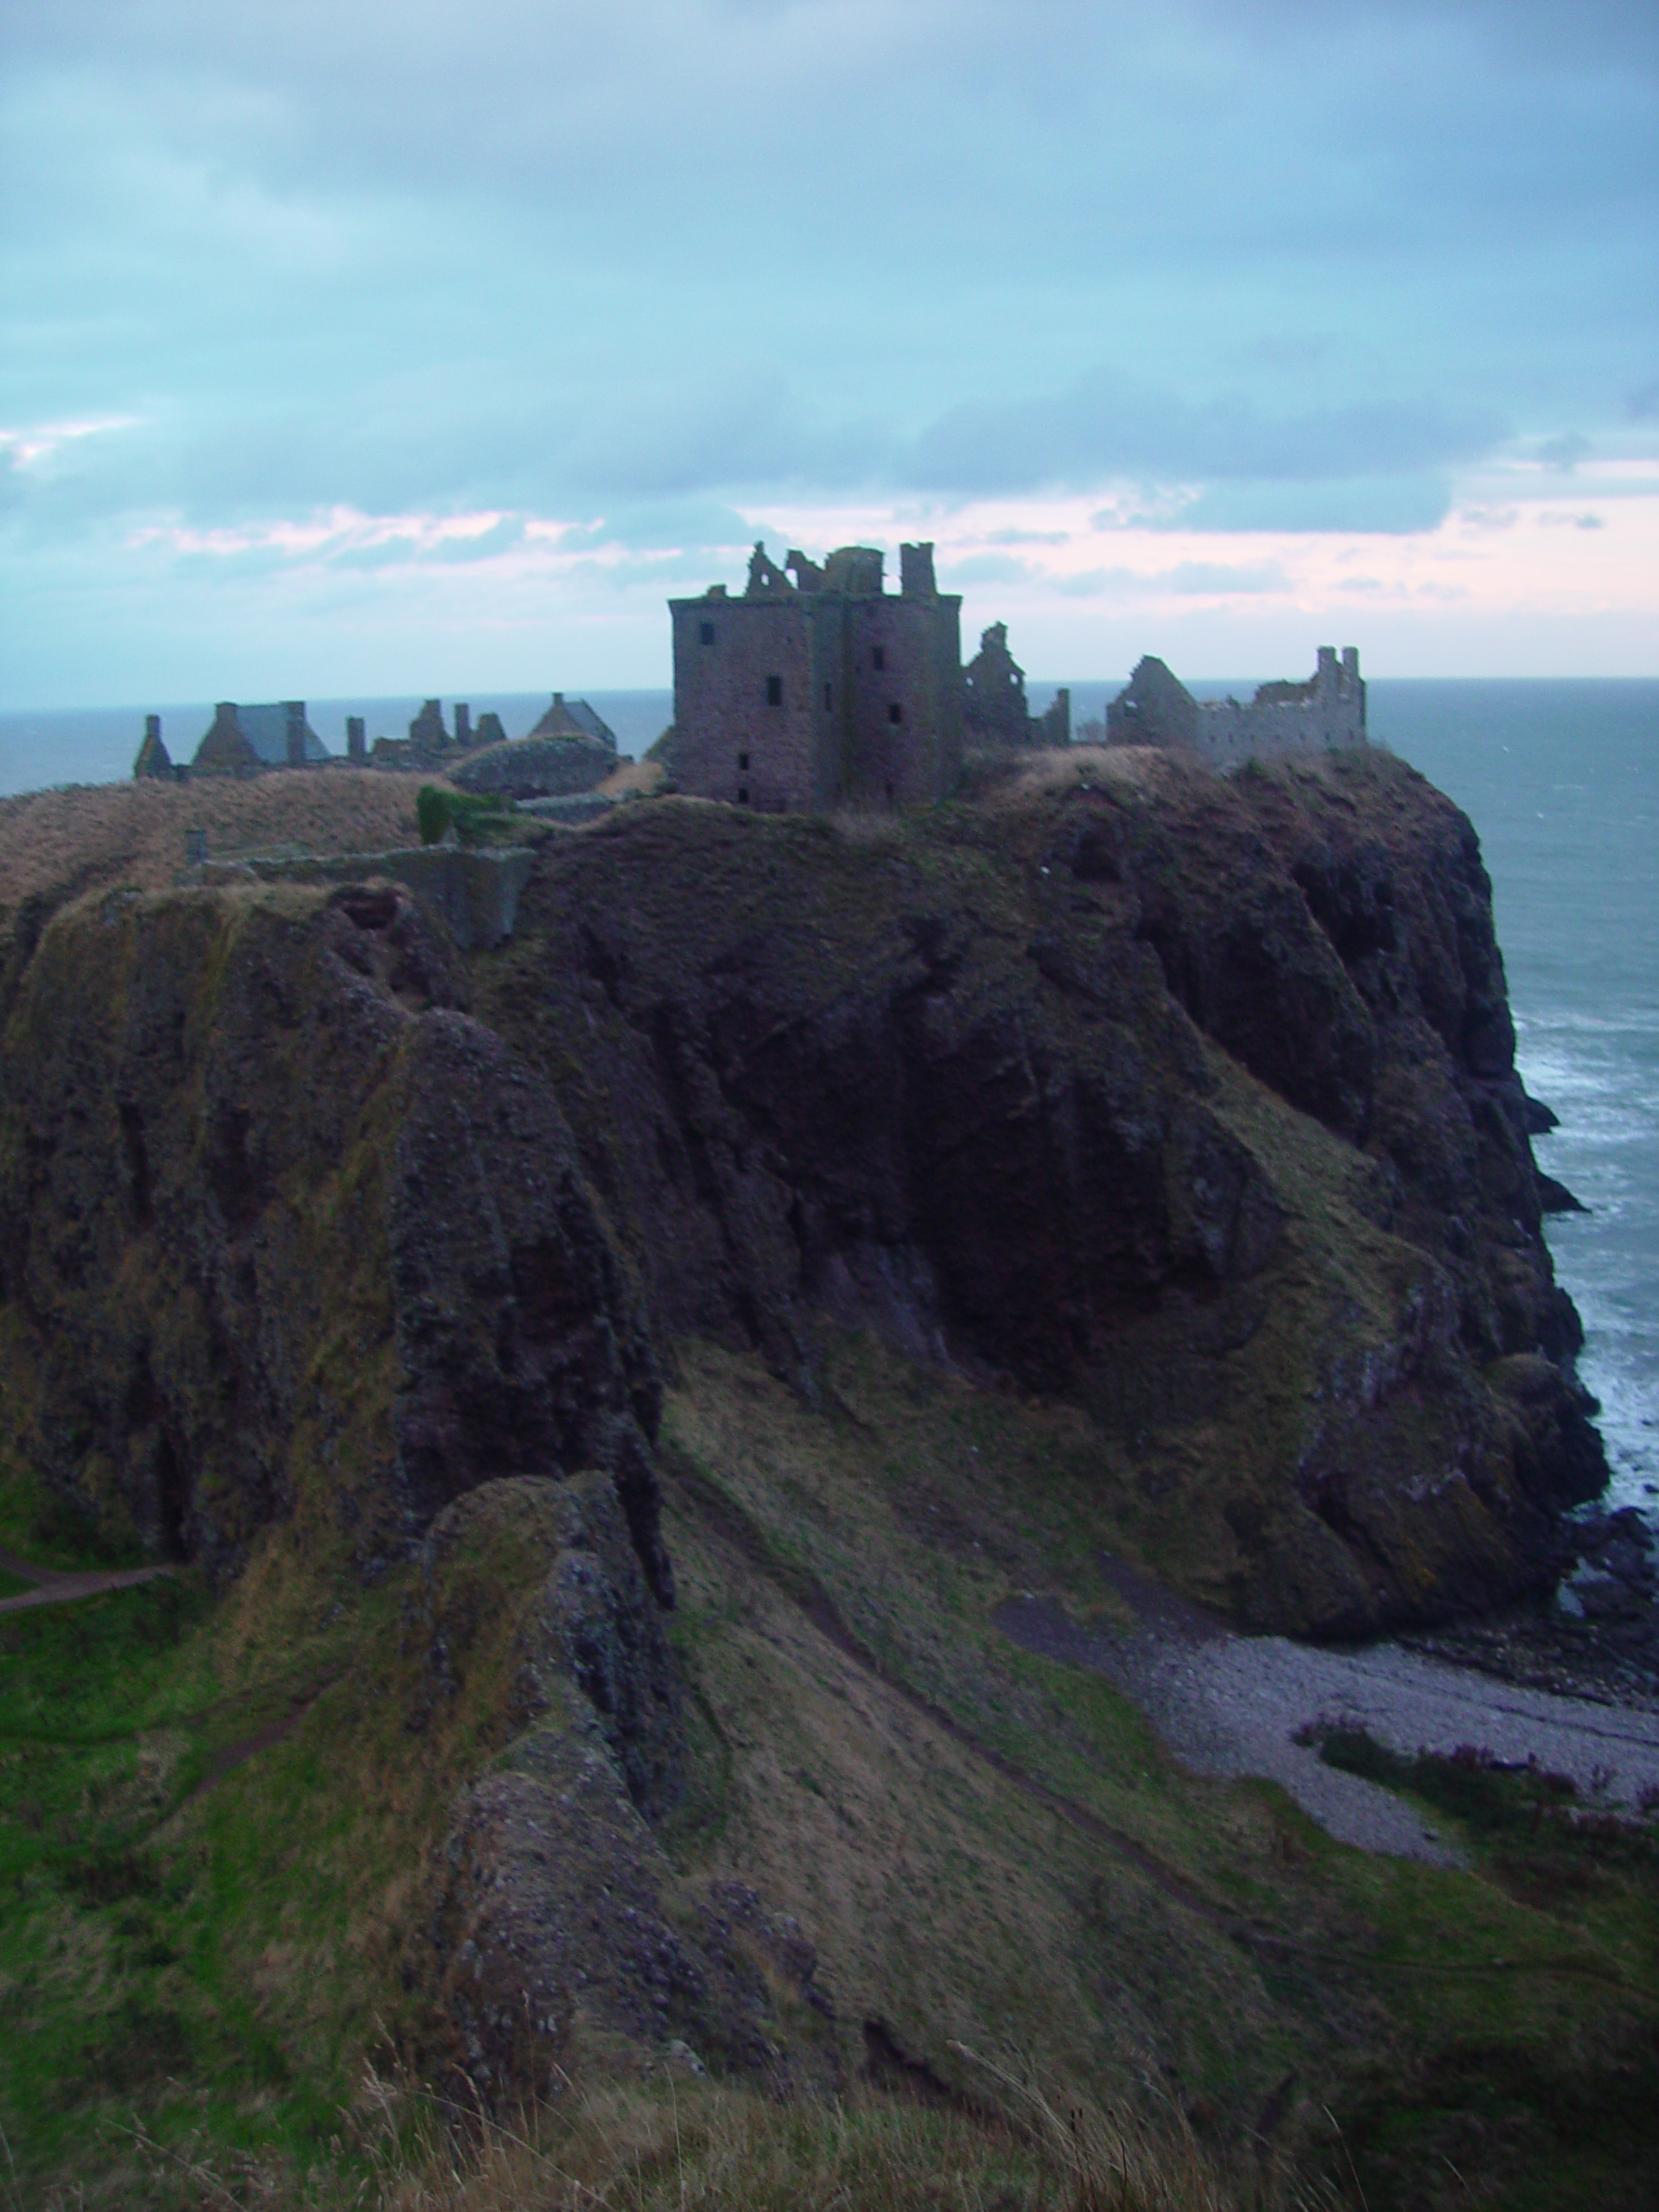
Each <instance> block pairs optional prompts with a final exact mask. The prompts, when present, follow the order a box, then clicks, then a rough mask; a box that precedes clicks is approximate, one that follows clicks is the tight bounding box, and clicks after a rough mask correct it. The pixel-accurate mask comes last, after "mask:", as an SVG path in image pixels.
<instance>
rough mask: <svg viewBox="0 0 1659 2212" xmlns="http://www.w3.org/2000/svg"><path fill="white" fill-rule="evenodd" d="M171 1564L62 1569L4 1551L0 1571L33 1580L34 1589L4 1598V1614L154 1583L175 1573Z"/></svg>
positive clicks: (0, 1553) (1, 1602)
mask: <svg viewBox="0 0 1659 2212" xmlns="http://www.w3.org/2000/svg"><path fill="white" fill-rule="evenodd" d="M0 1573H5V1574H14V1575H16V1578H17V1580H19V1581H20V1582H32V1583H33V1584H34V1585H35V1587H34V1588H33V1589H32V1590H24V1591H22V1592H19V1593H18V1595H17V1596H16V1597H15V1598H0V1613H18V1612H22V1611H23V1609H24V1607H25V1606H28V1605H67V1604H68V1602H69V1600H70V1599H72V1598H95V1597H97V1596H98V1595H99V1592H101V1591H105V1590H128V1589H130V1588H131V1587H132V1586H133V1584H134V1583H136V1582H153V1581H154V1580H156V1576H157V1575H158V1574H171V1573H173V1569H172V1567H166V1566H163V1567H118V1568H114V1569H105V1568H102V1567H98V1568H91V1569H88V1570H86V1571H85V1572H83V1571H82V1570H81V1569H79V1568H75V1569H73V1570H67V1571H66V1570H60V1569H59V1568H57V1567H36V1566H35V1564H34V1563H33V1561H31V1560H26V1559H19V1558H18V1557H17V1555H16V1553H15V1552H6V1551H0Z"/></svg>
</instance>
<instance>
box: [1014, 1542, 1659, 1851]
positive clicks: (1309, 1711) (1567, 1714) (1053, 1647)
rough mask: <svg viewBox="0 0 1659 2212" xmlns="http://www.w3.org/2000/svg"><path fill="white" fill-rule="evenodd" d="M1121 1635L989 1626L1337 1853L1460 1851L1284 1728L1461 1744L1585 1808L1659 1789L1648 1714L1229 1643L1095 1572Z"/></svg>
mask: <svg viewBox="0 0 1659 2212" xmlns="http://www.w3.org/2000/svg"><path fill="white" fill-rule="evenodd" d="M1103 1575H1104V1577H1105V1579H1106V1580H1107V1582H1108V1584H1109V1586H1110V1587H1111V1588H1112V1589H1113V1590H1114V1591H1115V1592H1116V1594H1117V1595H1118V1596H1119V1597H1120V1598H1122V1599H1124V1600H1125V1601H1126V1602H1127V1603H1128V1605H1129V1606H1130V1607H1131V1609H1132V1610H1133V1611H1134V1613H1135V1620H1136V1627H1135V1630H1133V1631H1132V1632H1130V1633H1128V1634H1124V1633H1122V1632H1121V1631H1115V1630H1112V1629H1110V1628H1109V1627H1108V1626H1107V1625H1106V1624H1101V1625H1100V1626H1098V1627H1093V1626H1091V1627H1086V1628H1079V1627H1077V1625H1076V1624H1074V1623H1072V1622H1071V1621H1070V1620H1068V1619H1067V1618H1066V1617H1065V1613H1064V1612H1062V1611H1061V1610H1060V1608H1059V1606H1058V1605H1057V1604H1056V1603H1055V1602H1054V1600H1053V1599H1049V1598H1040V1597H1034V1596H1031V1597H1026V1598H1021V1599H1010V1600H1009V1601H1008V1603H1007V1604H1006V1605H1002V1606H1001V1607H1000V1608H999V1610H998V1612H997V1615H996V1624H997V1626H998V1627H999V1628H1000V1629H1001V1630H1002V1632H1003V1634H1004V1635H1005V1636H1007V1637H1010V1638H1011V1639H1012V1641H1014V1643H1018V1644H1020V1645H1021V1646H1022V1647H1023V1648H1024V1649H1027V1650H1029V1651H1037V1652H1040V1653H1042V1654H1043V1655H1044V1656H1046V1657H1048V1658H1051V1659H1058V1660H1061V1661H1064V1662H1068V1663H1070V1664H1071V1665H1073V1666H1078V1667H1087V1668H1090V1669H1092V1670H1093V1671H1094V1672H1096V1673H1098V1674H1102V1675H1105V1676H1106V1677H1107V1679H1108V1680H1109V1681H1111V1682H1113V1683H1114V1684H1115V1685H1116V1687H1117V1688H1119V1689H1122V1690H1123V1691H1125V1692H1126V1693H1127V1694H1128V1695H1129V1696H1131V1697H1133V1698H1134V1699H1135V1702H1136V1703H1137V1704H1138V1705H1139V1706H1140V1707H1141V1709H1142V1710H1143V1711H1144V1712H1145V1713H1146V1714H1147V1719H1149V1720H1151V1722H1152V1723H1153V1725H1154V1727H1155V1728H1156V1729H1157V1730H1158V1732H1159V1733H1160V1735H1161V1736H1162V1737H1163V1738H1164V1739H1165V1741H1166V1743H1167V1744H1168V1745H1169V1747H1170V1749H1171V1750H1172V1751H1173V1752H1174V1753H1175V1755H1176V1757H1177V1758H1179V1759H1180V1760H1181V1761H1182V1762H1183V1764H1185V1765H1187V1766H1189V1767H1192V1769H1193V1770H1195V1771H1197V1772H1198V1773H1200V1774H1214V1775H1260V1776H1262V1777H1265V1778H1266V1779H1268V1780H1270V1781H1274V1782H1277V1783H1281V1784H1282V1785H1283V1787H1284V1788H1285V1789H1287V1790H1288V1791H1289V1792H1290V1794H1291V1795H1292V1796H1294V1798H1295V1799H1296V1800H1297V1802H1298V1803H1299V1804H1300V1805H1301V1806H1303V1807H1304V1808H1305V1809H1306V1811H1307V1812H1308V1813H1310V1814H1311V1815H1313V1818H1314V1819H1315V1820H1316V1821H1319V1825H1320V1827H1323V1828H1325V1830H1327V1832H1328V1833H1329V1834H1332V1835H1334V1836H1336V1837H1338V1839H1339V1840H1341V1841H1343V1842H1344V1843H1352V1844H1357V1845H1358V1846H1359V1847H1361V1848H1362V1849H1363V1850H1366V1851H1376V1852H1383V1853H1389V1854H1390V1855H1391V1856H1394V1857H1397V1858H1406V1859H1426V1860H1427V1861H1428V1862H1429V1863H1430V1864H1432V1865H1440V1866H1446V1865H1453V1864H1456V1863H1458V1859H1459V1854H1458V1853H1457V1852H1456V1851H1455V1850H1454V1848H1453V1847H1452V1846H1451V1845H1449V1844H1447V1843H1446V1841H1445V1840H1443V1839H1442V1838H1441V1837H1440V1835H1439V1834H1437V1833H1436V1831H1435V1830H1434V1829H1433V1828H1432V1827H1425V1826H1424V1825H1423V1824H1422V1822H1421V1821H1420V1820H1419V1818H1418V1817H1417V1815H1415V1814H1414V1812H1413V1811H1412V1810H1411V1809H1410V1808H1409V1807H1408V1806H1407V1805H1406V1804H1405V1803H1404V1802H1403V1801H1402V1799H1400V1798H1398V1797H1396V1796H1394V1795H1393V1793H1392V1792H1391V1791H1389V1790H1387V1789H1381V1788H1380V1787H1378V1785H1377V1784H1376V1783H1370V1782H1366V1781H1363V1780H1362V1779H1361V1777H1359V1776H1357V1775H1351V1774H1344V1773H1342V1772H1340V1771H1339V1770H1338V1769H1336V1768H1334V1767H1329V1766H1326V1765H1325V1763H1324V1761H1323V1760H1322V1759H1321V1758H1319V1754H1318V1752H1317V1751H1314V1750H1313V1748H1312V1747H1311V1746H1310V1745H1304V1744H1299V1743H1297V1742H1296V1741H1295V1737H1296V1734H1297V1732H1298V1731H1299V1730H1300V1729H1302V1728H1303V1727H1305V1726H1306V1725H1307V1724H1308V1723H1309V1722H1312V1721H1321V1720H1324V1721H1331V1722H1333V1723H1335V1724H1337V1725H1338V1726H1344V1727H1352V1728H1363V1729H1364V1730H1365V1731H1366V1732H1367V1733H1368V1734H1370V1736H1372V1737H1374V1738H1376V1741H1377V1742H1378V1743H1380V1744H1384V1745H1387V1746H1388V1747H1389V1750H1390V1751H1397V1752H1399V1753H1401V1754H1402V1755H1403V1756H1404V1757H1406V1758H1411V1757H1412V1756H1413V1755H1414V1753H1416V1752H1417V1751H1438V1752H1440V1753H1442V1754H1444V1753H1449V1752H1452V1751H1456V1750H1458V1749H1459V1746H1461V1745H1474V1746H1476V1747H1477V1748H1478V1749H1480V1750H1483V1751H1491V1753H1492V1754H1493V1755H1494V1756H1495V1757H1496V1758H1499V1759H1503V1760H1506V1761H1507V1760H1514V1761H1516V1762H1517V1763H1519V1762H1524V1761H1525V1760H1527V1759H1529V1758H1535V1759H1536V1760H1537V1762H1538V1764H1539V1765H1540V1766H1541V1767H1542V1768H1544V1769H1545V1770H1548V1771H1549V1772H1552V1773H1555V1774H1565V1775H1570V1776H1571V1777H1572V1778H1573V1781H1574V1782H1575V1783H1577V1784H1578V1786H1579V1789H1580V1791H1581V1792H1583V1793H1584V1794H1585V1795H1586V1796H1601V1797H1603V1798H1604V1799H1605V1802H1608V1803H1610V1804H1619V1805H1627V1806H1628V1805H1631V1804H1634V1803H1635V1802H1636V1801H1637V1798H1638V1797H1639V1796H1641V1795H1642V1793H1643V1790H1646V1789H1659V1713H1655V1712H1652V1711H1645V1710H1641V1709H1635V1708H1631V1707H1621V1706H1614V1705H1602V1704H1599V1703H1594V1702H1592V1700H1589V1699H1587V1698H1572V1697H1558V1696H1555V1695H1553V1694H1551V1693H1549V1692H1548V1691H1545V1690H1531V1689H1520V1688H1515V1687H1513V1686H1512V1685H1510V1684H1509V1683H1506V1682H1502V1681H1497V1680H1495V1679H1494V1678H1493V1677H1492V1676H1491V1675H1482V1674H1477V1673H1475V1672H1474V1671H1473V1670H1472V1669H1469V1668H1465V1667H1457V1666H1453V1665H1452V1664H1451V1663H1450V1662H1448V1661H1446V1660H1442V1659H1432V1658H1429V1657H1427V1656H1422V1655H1421V1654H1419V1653H1416V1652H1411V1651H1407V1650H1404V1649H1402V1648H1401V1647H1400V1646H1399V1645H1398V1644H1395V1643H1375V1644H1370V1645H1367V1646H1365V1647H1363V1649H1347V1650H1330V1649H1320V1648H1319V1647H1316V1646H1313V1645H1309V1644H1302V1643H1291V1642H1290V1640H1289V1639H1288V1638H1287V1637H1281V1636H1236V1635H1234V1634H1233V1633H1232V1631H1231V1630H1229V1629H1226V1628H1224V1627H1223V1626H1222V1625H1221V1624H1219V1623H1218V1622H1217V1621H1216V1620H1214V1619H1213V1618H1211V1616H1209V1615H1208V1614H1205V1613H1203V1612H1200V1611H1199V1610H1198V1608H1197V1607H1196V1606H1193V1605H1186V1604H1185V1603H1184V1601H1183V1600H1182V1599H1179V1598H1176V1597H1174V1596H1173V1595H1172V1594H1171V1593H1170V1592H1168V1591H1166V1590H1163V1589H1160V1587H1159V1586H1157V1585H1156V1584H1154V1583H1151V1582H1149V1581H1147V1580H1146V1579H1145V1578H1144V1577H1142V1576H1141V1575H1138V1574H1136V1573H1134V1572H1133V1571H1132V1570H1131V1569H1129V1568H1128V1567H1124V1566H1123V1565H1122V1562H1121V1561H1117V1560H1104V1561H1103Z"/></svg>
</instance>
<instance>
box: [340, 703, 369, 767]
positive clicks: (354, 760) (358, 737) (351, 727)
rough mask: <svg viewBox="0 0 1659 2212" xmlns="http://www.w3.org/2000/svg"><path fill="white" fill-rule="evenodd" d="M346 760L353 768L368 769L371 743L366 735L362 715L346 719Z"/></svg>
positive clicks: (349, 716) (348, 716)
mask: <svg viewBox="0 0 1659 2212" xmlns="http://www.w3.org/2000/svg"><path fill="white" fill-rule="evenodd" d="M346 759H347V760H349V761H350V762H351V764H352V766H353V768H366V767H367V766H368V765H369V741H368V739H367V738H366V736H365V734H364V730H363V717H362V715H346Z"/></svg>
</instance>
